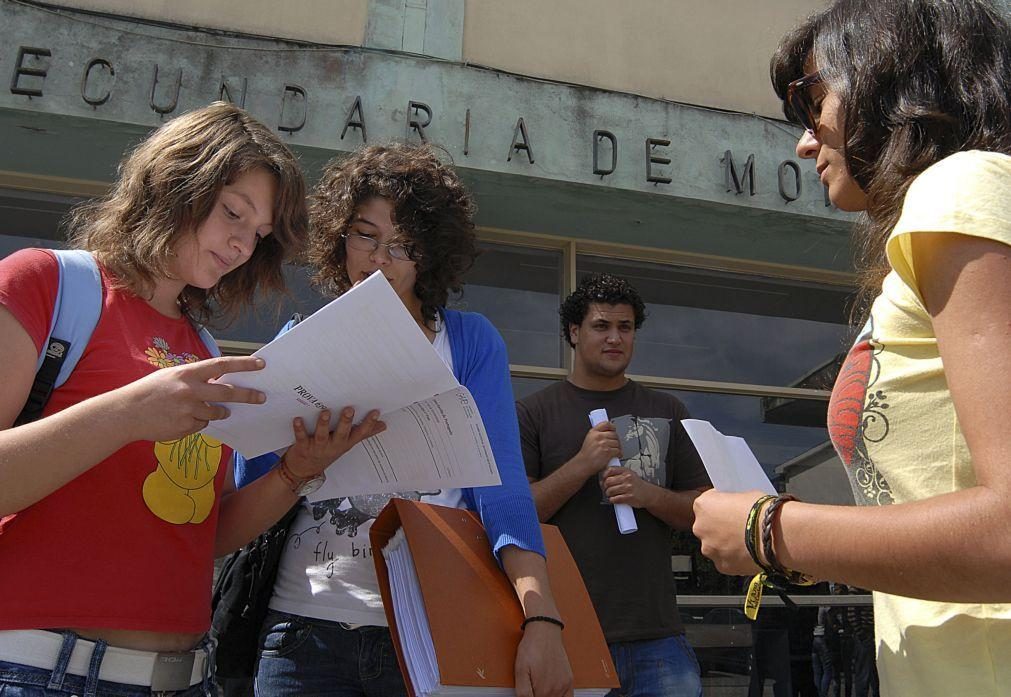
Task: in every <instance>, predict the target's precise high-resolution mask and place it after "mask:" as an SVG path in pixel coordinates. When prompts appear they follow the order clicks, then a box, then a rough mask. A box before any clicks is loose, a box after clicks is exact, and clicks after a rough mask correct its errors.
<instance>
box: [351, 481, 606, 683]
mask: <svg viewBox="0 0 1011 697" xmlns="http://www.w3.org/2000/svg"><path fill="white" fill-rule="evenodd" d="M401 526H402V527H403V528H404V534H405V536H406V537H407V541H408V544H409V546H410V549H411V554H412V556H413V557H414V565H415V570H416V572H417V575H418V582H419V584H420V591H421V595H422V597H423V599H424V604H425V610H426V612H427V614H428V622H429V625H430V628H431V632H432V643H433V644H434V646H435V653H436V658H437V660H438V664H439V680H440V683H441V684H442V685H444V686H459V687H477V688H480V687H495V688H502V687H513V686H514V677H513V668H514V664H515V660H516V648H517V646H518V645H519V642H520V637H521V636H522V632H521V631H520V623H521V622H522V621H523V610H522V608H521V607H520V604H519V600H518V599H517V598H516V592H515V591H514V590H513V587H512V585H511V584H510V583H509V579H508V578H507V577H506V575H505V573H503V572H502V569H501V568H500V567H499V564H498V562H497V561H496V559H495V557H494V555H493V554H492V551H491V546H490V544H489V542H488V536H487V535H486V534H485V531H484V527H483V526H482V525H481V521H480V520H479V519H478V517H477V516H476V515H475V514H473V513H471V512H470V511H466V510H462V509H459V508H447V507H445V506H433V505H430V504H425V503H420V502H417V501H407V500H405V499H391V500H390V502H389V503H388V504H387V505H386V507H385V508H384V509H383V510H382V512H380V514H379V517H378V518H376V521H375V522H374V523H373V525H372V528H371V530H370V532H369V538H370V541H371V543H372V550H373V555H372V558H373V560H374V561H375V564H376V575H377V576H378V578H379V590H380V593H381V594H382V597H383V607H384V608H385V610H386V619H387V620H388V621H389V624H390V632H391V634H392V635H393V645H394V646H395V647H396V650H397V661H398V662H399V663H400V672H401V674H402V675H403V676H404V682H405V683H407V691H408V693H409V694H410V696H411V697H417V695H416V694H415V692H414V689H413V686H412V685H411V680H410V677H409V676H408V673H407V663H406V662H405V660H404V654H403V649H402V647H401V641H400V635H399V634H398V632H397V622H396V618H395V617H394V613H393V600H392V595H391V592H390V581H389V573H388V570H387V566H386V560H385V558H384V557H383V554H382V549H383V548H384V547H385V546H386V543H387V542H388V541H389V539H390V538H391V537H392V536H393V535H394V533H396V531H397V530H398V529H399V528H400V527H401ZM541 531H542V532H543V534H544V545H545V548H546V550H547V562H548V576H549V578H550V581H551V590H552V593H553V595H554V598H555V603H556V605H557V606H558V611H559V613H560V614H561V619H562V621H563V622H564V623H565V629H564V630H563V631H562V642H563V644H564V646H565V652H566V653H567V654H568V658H569V665H570V666H571V667H572V674H573V678H574V680H573V687H575V688H576V689H584V688H615V687H618V678H617V675H616V673H615V670H614V664H613V663H612V661H611V654H610V652H609V651H608V649H607V643H606V642H605V641H604V633H603V632H602V631H601V629H600V623H599V622H598V621H597V613H596V612H595V611H594V609H593V605H592V604H591V603H590V596H589V594H588V593H587V592H586V586H584V585H583V579H582V576H580V574H579V569H578V568H577V567H576V562H575V561H574V560H573V559H572V554H570V553H569V548H568V546H567V545H566V544H565V540H564V539H562V535H561V533H560V532H559V531H558V528H556V527H555V526H553V525H542V526H541Z"/></svg>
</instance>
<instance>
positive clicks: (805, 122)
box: [786, 70, 823, 135]
mask: <svg viewBox="0 0 1011 697" xmlns="http://www.w3.org/2000/svg"><path fill="white" fill-rule="evenodd" d="M822 80H823V78H822V74H821V71H820V70H819V71H815V72H813V73H811V74H810V75H805V76H804V77H802V78H799V79H797V80H794V81H793V82H791V83H790V84H789V85H787V86H786V105H787V107H789V109H790V111H792V112H793V114H794V116H796V117H797V120H798V121H800V125H801V126H803V127H804V130H805V131H807V132H808V133H810V134H811V135H814V134H815V131H817V130H818V116H819V115H818V113H817V111H816V109H815V105H814V102H813V101H812V100H811V94H810V92H808V90H809V89H810V88H811V87H814V86H815V85H817V84H819V83H820V82H822Z"/></svg>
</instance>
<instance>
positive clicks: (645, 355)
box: [577, 256, 850, 389]
mask: <svg viewBox="0 0 1011 697" xmlns="http://www.w3.org/2000/svg"><path fill="white" fill-rule="evenodd" d="M577 267H578V274H579V278H580V279H582V278H583V277H584V276H586V275H587V274H589V273H592V272H598V271H606V272H609V273H613V274H615V275H618V276H622V277H624V278H625V279H627V280H628V281H629V282H630V283H632V285H634V286H635V287H636V289H637V290H638V291H639V293H640V294H641V295H642V297H643V300H644V301H645V302H646V311H647V318H646V322H645V324H644V325H643V327H642V329H641V330H640V332H639V333H638V335H637V337H636V348H635V356H634V358H633V360H632V364H631V366H630V367H629V372H630V373H633V374H638V375H656V376H661V377H678V378H686V379H696V380H718V381H722V382H735V383H745V384H759V385H783V386H787V385H793V386H804V387H816V388H822V389H826V388H828V387H830V386H831V383H832V381H833V380H834V379H835V372H834V370H835V369H836V360H837V357H838V356H839V354H841V353H844V352H845V350H846V349H847V348H848V346H847V344H848V339H849V337H850V331H849V328H848V326H847V315H846V311H847V305H846V303H847V300H848V298H849V294H848V291H846V290H844V289H839V288H836V287H831V286H825V285H818V284H814V283H805V282H801V281H788V280H782V279H774V278H764V277H758V276H746V275H741V274H731V273H725V272H719V271H707V270H699V269H688V268H684V267H677V266H669V265H661V264H651V263H645V262H638V261H615V260H610V259H604V258H601V257H591V256H580V257H579V258H578V261H577Z"/></svg>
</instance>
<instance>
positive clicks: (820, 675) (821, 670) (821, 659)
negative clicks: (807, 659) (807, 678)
mask: <svg viewBox="0 0 1011 697" xmlns="http://www.w3.org/2000/svg"><path fill="white" fill-rule="evenodd" d="M811 668H812V669H813V670H814V686H815V687H816V688H818V697H836V695H837V694H838V692H839V688H838V685H837V683H836V679H835V660H834V659H833V657H832V649H831V648H830V647H829V645H828V642H827V641H826V640H825V637H823V636H816V637H815V638H814V639H813V640H812V641H811Z"/></svg>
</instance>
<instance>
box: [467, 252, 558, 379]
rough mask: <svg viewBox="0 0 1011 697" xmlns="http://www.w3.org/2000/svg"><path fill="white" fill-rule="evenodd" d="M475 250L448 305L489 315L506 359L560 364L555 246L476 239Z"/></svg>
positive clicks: (550, 365) (549, 364) (547, 364)
mask: <svg viewBox="0 0 1011 697" xmlns="http://www.w3.org/2000/svg"><path fill="white" fill-rule="evenodd" d="M481 250H482V252H481V255H480V256H479V257H478V258H477V262H476V263H475V264H474V267H473V268H472V269H471V270H470V272H468V274H467V277H466V285H465V286H464V292H463V296H462V297H461V298H459V299H457V300H452V301H451V302H450V307H453V308H454V309H458V310H470V311H474V312H480V313H481V314H483V315H484V316H485V317H487V318H488V319H489V320H491V323H492V324H494V325H495V327H496V328H497V329H498V330H499V332H500V333H501V334H502V337H503V338H504V339H505V342H506V347H507V348H508V350H509V362H510V363H516V364H522V365H537V366H546V367H552V368H557V367H560V366H561V365H562V355H563V354H562V340H561V335H560V333H559V324H558V305H559V303H560V302H561V297H562V254H561V252H558V251H553V250H543V249H531V248H528V247H513V246H508V245H497V244H482V245H481Z"/></svg>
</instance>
